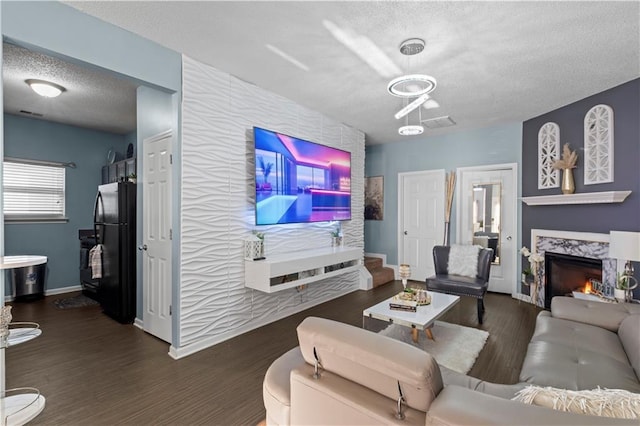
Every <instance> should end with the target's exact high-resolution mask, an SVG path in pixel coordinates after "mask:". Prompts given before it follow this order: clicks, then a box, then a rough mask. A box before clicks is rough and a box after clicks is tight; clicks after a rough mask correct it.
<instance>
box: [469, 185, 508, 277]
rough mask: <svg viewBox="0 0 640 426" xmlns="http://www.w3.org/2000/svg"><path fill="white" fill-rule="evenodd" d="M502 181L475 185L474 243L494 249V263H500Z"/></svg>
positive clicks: (472, 217)
mask: <svg viewBox="0 0 640 426" xmlns="http://www.w3.org/2000/svg"><path fill="white" fill-rule="evenodd" d="M501 194H502V187H501V185H500V183H481V184H474V185H473V214H472V215H471V220H472V221H473V223H472V229H473V244H474V245H479V246H482V247H486V248H491V249H493V264H494V265H499V264H500V213H501V210H500V208H501V207H500V206H501V201H502V200H501Z"/></svg>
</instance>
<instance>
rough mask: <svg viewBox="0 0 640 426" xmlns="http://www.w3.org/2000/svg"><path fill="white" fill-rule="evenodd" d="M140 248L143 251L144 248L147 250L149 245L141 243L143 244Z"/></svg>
mask: <svg viewBox="0 0 640 426" xmlns="http://www.w3.org/2000/svg"><path fill="white" fill-rule="evenodd" d="M138 250H140V251H142V250H144V251H147V245H146V244H143V245H141V246H138Z"/></svg>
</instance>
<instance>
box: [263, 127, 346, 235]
mask: <svg viewBox="0 0 640 426" xmlns="http://www.w3.org/2000/svg"><path fill="white" fill-rule="evenodd" d="M253 140H254V145H255V161H256V178H255V183H256V225H274V224H282V223H304V222H325V221H333V220H349V219H351V153H350V152H348V151H343V150H340V149H336V148H331V147H328V146H325V145H320V144H317V143H313V142H309V141H305V140H302V139H297V138H294V137H291V136H287V135H283V134H282V133H277V132H273V131H271V130H265V129H261V128H259V127H254V128H253Z"/></svg>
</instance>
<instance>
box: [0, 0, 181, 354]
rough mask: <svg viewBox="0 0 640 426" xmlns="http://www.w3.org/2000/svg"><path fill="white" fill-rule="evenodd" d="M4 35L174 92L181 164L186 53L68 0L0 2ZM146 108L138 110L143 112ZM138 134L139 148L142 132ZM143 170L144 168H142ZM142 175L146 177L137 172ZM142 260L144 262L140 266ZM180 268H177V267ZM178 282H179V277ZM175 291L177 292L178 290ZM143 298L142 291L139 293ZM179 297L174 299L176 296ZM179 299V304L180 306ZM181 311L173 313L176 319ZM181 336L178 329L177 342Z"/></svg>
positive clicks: (175, 198)
mask: <svg viewBox="0 0 640 426" xmlns="http://www.w3.org/2000/svg"><path fill="white" fill-rule="evenodd" d="M0 8H1V9H0V17H1V18H2V26H1V28H2V35H3V37H5V38H6V39H8V40H10V41H12V42H13V43H16V44H18V45H20V46H25V47H28V48H30V49H33V50H35V51H41V52H44V53H46V54H49V55H54V56H59V57H62V58H64V59H66V60H67V61H69V62H72V63H77V64H80V65H82V66H89V67H97V68H100V69H103V70H107V71H112V72H116V73H118V74H121V75H122V76H125V77H128V78H132V79H135V80H136V81H137V82H139V83H140V84H141V85H145V86H148V87H153V88H155V89H159V90H161V91H166V92H167V93H171V94H172V99H171V115H172V120H173V123H174V126H175V127H174V130H175V131H176V138H175V143H174V146H173V154H174V164H175V163H180V149H179V146H180V139H181V135H180V127H179V120H180V102H179V100H180V98H181V91H182V55H181V54H180V53H178V52H175V51H173V50H170V49H167V48H165V47H163V46H161V45H159V44H157V43H154V42H152V41H150V40H147V39H145V38H143V37H140V36H138V35H136V34H133V33H131V32H129V31H126V30H123V29H122V28H119V27H116V26H115V25H112V24H109V23H107V22H104V21H101V20H100V19H97V18H94V17H92V16H89V15H87V14H84V13H82V12H80V11H79V10H77V9H74V8H72V7H70V6H67V5H65V4H62V3H59V2H55V1H46V2H19V1H15V2H13V1H11V2H7V1H3V2H0ZM140 113H141V111H140V109H138V114H140ZM136 136H137V145H136V146H137V148H138V152H139V151H140V146H141V137H140V135H139V134H137V135H136ZM138 171H140V169H138ZM179 173H180V170H179V168H177V167H176V168H175V170H173V179H174V186H177V187H179V185H180V174H179ZM138 178H139V179H140V180H143V179H144V178H143V176H139V177H138ZM179 196H180V192H179V191H174V193H173V199H172V207H173V212H174V221H175V223H179V201H180V199H179ZM173 229H174V259H173V260H172V264H173V265H174V271H179V269H178V268H179V265H180V262H179V251H177V250H175V247H176V241H179V232H180V227H179V226H174V228H173ZM141 267H142V265H141V264H140V263H139V264H138V268H141ZM174 273H177V272H174ZM173 282H174V284H175V285H176V286H177V283H178V281H177V280H176V279H175V277H174V281H173ZM174 294H175V293H174ZM138 297H139V298H140V297H142V294H140V293H139V294H138ZM174 301H175V299H174ZM176 305H177V303H174V306H176ZM177 318H178V316H177V315H174V327H175V322H177V321H178V319H177ZM177 339H178V336H176V335H175V334H174V342H173V343H174V345H175V344H177Z"/></svg>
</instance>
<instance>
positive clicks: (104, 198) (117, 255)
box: [93, 182, 136, 324]
mask: <svg viewBox="0 0 640 426" xmlns="http://www.w3.org/2000/svg"><path fill="white" fill-rule="evenodd" d="M93 222H94V224H93V226H94V231H95V235H96V242H97V243H98V244H102V278H100V285H99V286H98V298H99V300H100V305H101V306H102V310H103V311H104V313H105V314H107V315H109V316H110V317H111V318H113V319H115V320H116V321H119V322H121V323H123V324H126V323H131V322H133V320H134V318H135V316H136V251H135V250H136V247H135V246H136V185H135V184H134V183H131V182H116V183H109V184H106V185H100V186H98V194H97V195H96V201H95V205H94V209H93Z"/></svg>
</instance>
